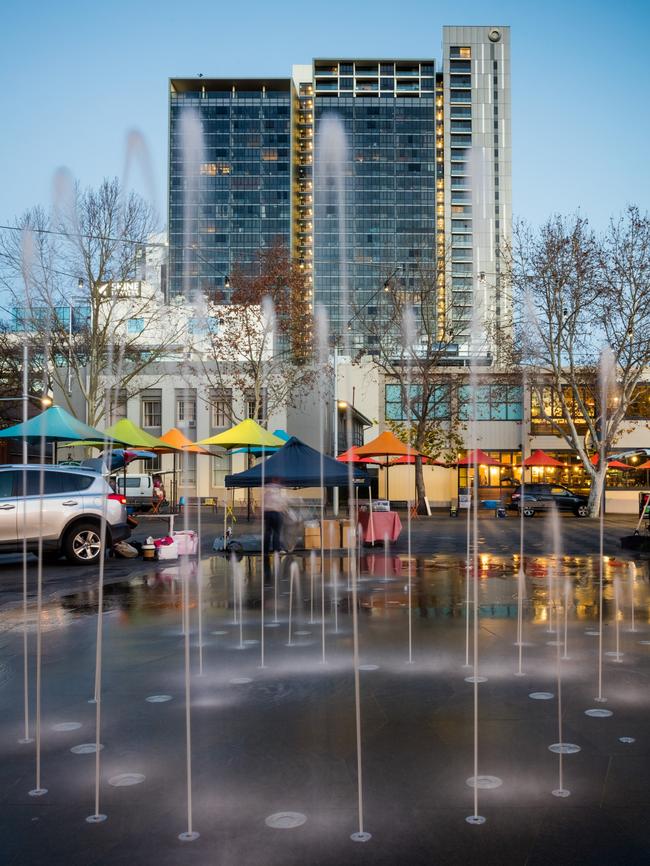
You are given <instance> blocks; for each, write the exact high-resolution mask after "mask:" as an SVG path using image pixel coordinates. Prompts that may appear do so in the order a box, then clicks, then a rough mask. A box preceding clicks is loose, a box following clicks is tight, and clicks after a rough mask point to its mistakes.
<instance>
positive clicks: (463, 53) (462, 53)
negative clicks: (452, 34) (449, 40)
mask: <svg viewBox="0 0 650 866" xmlns="http://www.w3.org/2000/svg"><path fill="white" fill-rule="evenodd" d="M449 56H450V57H462V58H463V59H464V60H467V59H469V58H471V56H472V49H471V48H470V47H468V46H462V47H461V46H458V45H452V46H451V47H450V48H449Z"/></svg>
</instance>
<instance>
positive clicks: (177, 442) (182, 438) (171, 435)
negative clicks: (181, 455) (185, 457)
mask: <svg viewBox="0 0 650 866" xmlns="http://www.w3.org/2000/svg"><path fill="white" fill-rule="evenodd" d="M160 439H162V441H163V442H166V443H167V444H168V445H171V446H172V448H179V449H180V450H181V451H187V452H188V453H189V454H212V452H211V451H208V450H207V448H202V447H201V446H200V445H197V444H196V442H192V440H191V439H188V438H187V436H186V435H185V434H184V433H181V431H180V430H179V429H178V428H177V427H172V428H171V430H168V431H167V432H166V433H164V434H163V435H162V436H161V437H160ZM213 456H214V455H213Z"/></svg>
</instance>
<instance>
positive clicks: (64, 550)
mask: <svg viewBox="0 0 650 866" xmlns="http://www.w3.org/2000/svg"><path fill="white" fill-rule="evenodd" d="M41 478H42V482H41ZM41 483H42V485H43V486H42V488H41ZM41 490H42V496H41ZM102 514H104V515H105V517H106V544H107V545H108V546H109V547H110V546H112V545H113V544H114V543H115V542H116V541H121V540H122V539H124V538H128V537H129V536H130V535H131V529H130V528H129V526H128V524H127V520H126V502H125V499H124V496H122V495H121V494H118V493H113V491H112V490H111V487H110V485H109V484H108V482H107V481H106V479H105V478H103V477H102V476H101V475H99V474H98V473H97V472H93V471H92V470H90V469H82V468H76V467H72V466H49V465H48V466H38V465H34V464H33V463H30V464H28V465H26V466H23V465H20V464H16V465H7V466H0V551H1V552H3V553H6V552H8V551H21V550H22V549H23V538H25V539H26V541H27V550H28V551H30V552H32V553H37V552H38V543H39V536H42V538H43V554H44V556H45V557H47V558H48V559H58V558H59V557H60V556H62V555H65V556H66V558H67V559H68V560H69V561H70V562H71V563H73V564H74V565H92V564H93V563H95V562H98V561H99V558H100V555H101V553H102V550H101V520H102Z"/></svg>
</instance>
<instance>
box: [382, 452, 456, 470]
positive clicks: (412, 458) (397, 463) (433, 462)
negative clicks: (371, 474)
mask: <svg viewBox="0 0 650 866" xmlns="http://www.w3.org/2000/svg"><path fill="white" fill-rule="evenodd" d="M421 457H422V462H423V463H426V464H427V466H444V467H446V468H449V467H448V466H447V464H446V463H443V462H442V461H440V460H435V459H434V458H433V457H427V456H426V454H422V455H421ZM373 462H374V461H373ZM405 463H406V464H413V463H415V455H414V454H411V455H410V456H409V455H404V457H398V458H397V459H396V460H391V461H390V464H389V465H390V466H402V465H403V464H405Z"/></svg>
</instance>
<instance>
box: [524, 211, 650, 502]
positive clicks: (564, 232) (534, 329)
mask: <svg viewBox="0 0 650 866" xmlns="http://www.w3.org/2000/svg"><path fill="white" fill-rule="evenodd" d="M510 264H511V279H512V284H513V287H514V290H515V293H516V300H517V302H518V311H519V312H518V321H517V334H518V338H519V339H518V341H515V345H516V346H517V353H518V355H519V359H520V360H521V362H522V363H523V364H524V365H526V366H528V367H529V368H530V373H529V381H530V387H531V389H532V393H533V399H534V400H535V407H536V411H537V413H538V415H539V417H540V418H541V419H543V421H544V422H546V423H547V424H548V426H549V427H550V429H552V430H553V431H554V433H555V435H557V436H559V437H561V438H562V439H563V440H564V441H565V442H566V443H567V445H568V446H569V447H570V448H572V449H573V450H575V452H576V453H577V454H578V456H579V458H580V460H581V462H582V465H583V466H584V469H585V471H586V472H587V474H588V475H589V477H590V479H591V490H590V494H589V508H590V514H592V515H595V514H597V513H598V510H599V508H600V504H601V499H602V492H603V489H604V484H605V475H606V465H602V464H601V462H600V461H599V462H598V465H594V463H592V460H591V457H592V454H593V452H599V451H600V450H601V447H602V448H603V449H604V451H605V453H609V452H610V451H611V449H612V448H613V447H614V445H615V444H616V442H617V441H618V439H619V437H620V435H621V433H622V431H623V422H624V420H625V417H626V414H627V411H628V408H629V406H630V403H631V401H632V400H633V398H634V395H635V390H636V388H637V386H638V384H639V382H640V380H641V377H642V375H643V373H644V371H645V370H646V368H647V367H648V365H649V364H650V219H649V218H648V216H647V215H642V214H641V213H640V212H639V210H638V208H636V207H629V208H628V209H627V210H626V212H625V213H624V214H623V215H622V216H621V217H620V218H619V219H616V220H612V221H611V222H610V225H609V227H608V229H607V230H606V231H605V232H604V233H603V234H602V235H601V236H598V235H597V234H596V233H595V232H593V231H592V230H591V228H590V226H589V223H588V221H587V220H586V219H585V218H584V217H580V216H573V217H560V216H556V217H554V218H552V219H551V220H549V221H548V222H547V223H546V224H545V225H543V226H542V227H541V228H540V229H539V230H533V229H531V228H530V227H528V226H526V225H522V224H520V225H519V226H517V227H516V230H515V233H514V237H513V247H512V250H511V253H510ZM603 350H606V351H607V352H609V351H610V350H611V358H612V366H613V375H612V382H611V383H610V386H609V387H608V388H607V389H606V390H605V391H604V392H603V391H602V389H601V386H600V384H599V380H600V376H599V368H600V359H601V355H602V353H603ZM602 393H605V394H606V397H605V400H603V399H602V396H601V395H602Z"/></svg>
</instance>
